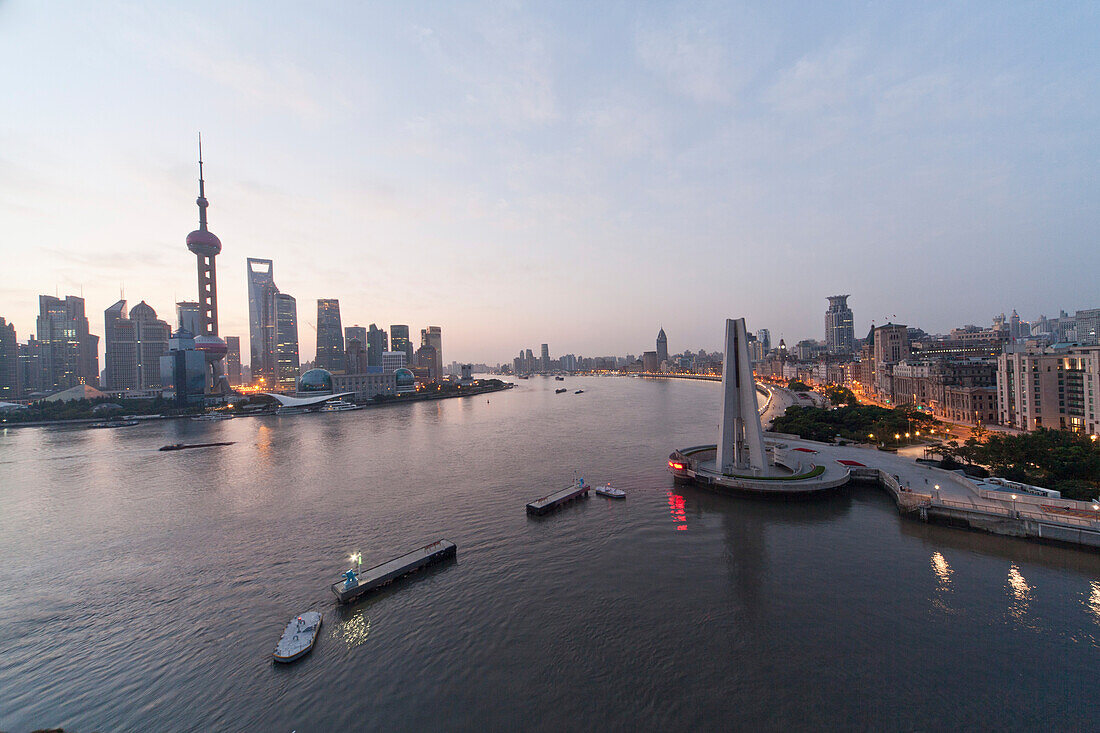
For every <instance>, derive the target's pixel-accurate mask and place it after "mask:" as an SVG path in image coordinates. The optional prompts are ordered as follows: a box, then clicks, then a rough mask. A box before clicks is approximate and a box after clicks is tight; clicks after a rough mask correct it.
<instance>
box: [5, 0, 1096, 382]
mask: <svg viewBox="0 0 1100 733" xmlns="http://www.w3.org/2000/svg"><path fill="white" fill-rule="evenodd" d="M1097 28H1100V6H1097V5H1096V4H1095V3H1064V4H1059V5H1057V6H1047V5H1039V4H1014V5H1011V6H1006V5H1005V4H1002V3H992V2H985V3H974V4H968V5H966V6H965V7H962V6H952V7H935V8H931V7H924V6H913V5H911V4H905V3H882V4H874V5H868V4H866V3H843V4H829V5H827V6H823V5H819V4H813V3H809V4H806V5H804V6H802V8H801V10H800V11H796V10H792V6H791V5H784V6H783V7H773V6H772V5H771V4H757V5H750V6H743V7H738V8H731V7H728V6H727V5H726V4H724V3H669V4H663V3H662V4H656V3H651V4H644V5H637V4H633V3H615V4H612V5H610V6H608V7H601V8H598V9H593V8H591V7H588V6H585V5H580V4H576V5H573V4H570V5H566V6H561V5H558V4H525V3H514V2H504V3H488V2H486V3H477V4H469V5H467V4H464V5H461V6H453V5H450V4H446V3H428V4H424V5H422V6H419V7H415V8H414V7H408V6H398V5H378V6H369V7H368V6H355V7H340V6H338V5H334V4H326V5H324V6H323V7H322V8H321V9H319V10H318V9H313V8H308V9H307V8H305V7H303V6H300V5H293V4H289V3H286V4H282V3H278V4H272V3H263V4H261V3H244V4H240V5H232V6H228V5H226V6H223V5H221V4H217V3H189V4H188V5H187V6H186V7H181V6H175V5H171V4H157V5H145V4H136V5H132V4H128V3H97V4H95V5H86V4H81V3H54V2H43V3H31V2H0V63H2V64H3V65H4V67H5V68H7V69H9V73H8V74H7V75H5V77H4V79H3V81H2V82H0V83H2V84H3V94H2V98H3V99H4V100H5V103H6V105H7V108H6V114H4V115H3V121H2V122H0V143H2V152H0V209H2V211H3V218H4V222H5V227H4V232H5V234H4V238H3V240H2V241H0V257H2V259H3V262H4V278H3V280H2V282H0V316H3V317H5V318H6V319H8V321H10V322H14V323H15V325H16V329H17V331H18V334H19V338H20V340H25V339H26V337H27V336H28V335H29V334H31V333H32V332H33V331H34V324H35V316H36V314H37V310H38V305H37V299H38V295H39V294H43V293H49V294H52V293H54V292H55V291H57V292H58V293H59V294H60V295H61V296H65V295H67V294H77V295H79V294H80V292H81V289H83V294H84V297H85V299H86V304H87V314H88V317H89V322H90V324H91V329H92V331H93V332H94V333H97V334H100V335H102V333H103V310H104V309H105V308H107V307H108V306H109V305H111V304H112V303H114V302H115V301H116V300H117V299H118V297H119V289H120V286H124V287H125V297H126V298H127V300H128V301H129V302H130V305H131V307H132V306H133V305H134V304H136V303H137V302H138V301H140V300H145V301H146V302H148V303H149V304H150V305H152V306H153V307H154V308H155V309H156V310H157V311H158V313H159V315H160V316H161V317H162V318H165V319H166V320H169V321H172V320H174V315H173V308H174V303H175V301H177V300H193V299H195V297H196V294H197V293H196V282H195V280H196V278H195V260H194V256H193V255H192V254H191V253H189V252H188V251H187V248H186V246H185V244H184V237H185V236H186V235H187V233H188V232H190V231H191V230H193V229H195V228H196V226H197V216H198V214H197V209H196V206H195V196H196V194H197V175H198V170H197V165H196V157H197V151H196V143H195V138H196V132H198V131H200V130H201V131H202V133H203V145H204V157H205V161H206V165H205V177H206V193H207V196H208V198H209V200H210V203H211V206H210V212H209V216H210V228H211V230H212V231H213V232H215V233H216V234H217V235H218V236H219V237H220V238H221V241H222V243H223V247H224V248H223V251H222V254H221V255H220V256H219V257H218V300H219V306H220V313H219V315H220V326H221V333H222V335H223V336H225V335H237V336H240V337H241V340H242V352H243V353H242V359H243V360H244V361H245V362H247V361H248V359H249V355H248V353H247V352H248V347H247V341H248V307H247V295H246V283H245V258H246V257H262V258H270V259H273V260H274V262H275V265H274V274H275V281H276V283H277V284H278V286H279V288H280V289H281V290H283V291H284V292H287V293H290V294H291V295H293V296H294V297H295V298H296V299H297V301H298V320H299V338H300V341H301V357H302V360H303V361H306V360H310V359H312V358H313V356H314V351H315V346H314V343H315V334H314V332H313V331H312V329H311V328H310V326H309V325H307V324H309V323H315V322H316V321H315V318H316V299H318V298H338V299H339V300H340V305H341V312H342V316H343V322H344V325H345V326H346V325H352V324H356V323H358V324H359V325H363V326H366V325H368V324H369V323H372V322H374V323H377V324H378V325H379V326H380V327H382V328H386V329H388V328H389V326H390V324H394V323H403V324H408V325H409V326H410V327H411V330H412V331H413V338H414V339H416V332H417V331H418V329H420V328H423V327H425V326H427V325H429V324H431V325H439V326H441V327H442V328H443V357H444V360H445V361H446V362H450V361H451V360H459V361H475V362H480V361H485V362H489V363H495V362H498V361H507V360H510V359H511V357H512V356H514V355H515V353H516V352H517V351H518V350H519V349H521V348H532V349H535V350H537V349H538V345H539V344H540V343H543V342H546V343H549V344H550V349H551V353H552V354H554V355H558V354H561V353H565V352H571V353H576V354H584V355H588V356H596V355H604V354H625V353H635V354H638V353H640V352H641V351H642V350H643V349H651V348H653V339H654V338H655V336H656V333H657V330H658V329H659V328H660V327H664V329H665V330H666V332H667V333H668V336H669V348H670V349H671V350H672V351H674V352H679V351H682V350H683V349H685V348H691V349H694V350H697V349H699V348H706V349H708V350H717V349H719V348H720V345H721V338H722V326H721V323H722V319H724V318H726V317H729V316H733V317H737V316H744V317H745V318H746V319H747V322H748V325H749V328H750V329H751V330H754V331H755V330H757V329H760V328H768V329H770V330H771V333H772V337H773V339H774V340H775V341H776V342H778V339H779V338H781V337H782V338H785V339H786V341H787V343H788V344H793V343H794V342H796V341H798V340H799V339H802V338H818V339H820V338H822V337H823V330H824V327H823V313H824V310H825V307H826V300H825V299H826V296H828V295H833V294H836V293H851V294H852V297H851V299H850V305H851V307H852V308H853V310H854V312H855V318H856V334H857V336H862V335H863V334H864V333H866V331H867V328H868V327H869V325H870V323H871V321H872V320H874V321H875V322H876V323H880V324H881V323H883V322H885V321H886V320H888V319H891V318H894V319H895V320H897V321H899V322H902V323H907V324H910V325H915V326H920V327H922V328H924V329H926V330H928V331H930V332H946V331H947V330H949V329H950V328H952V327H953V326H958V325H962V324H964V323H984V324H987V323H988V322H989V319H990V317H991V316H992V315H993V314H995V313H999V312H1001V311H1005V312H1010V311H1011V310H1012V309H1013V308H1016V309H1018V310H1019V313H1020V315H1021V317H1023V318H1025V319H1028V320H1030V319H1033V318H1036V317H1038V316H1039V315H1040V314H1045V315H1048V316H1054V315H1057V313H1058V309H1059V308H1065V309H1067V310H1070V311H1072V310H1074V309H1077V308H1089V307H1097V306H1100V288H1098V287H1097V285H1096V282H1097V280H1096V277H1095V273H1096V272H1097V270H1098V266H1100V247H1097V243H1098V239H1100V237H1098V235H1100V212H1098V208H1097V206H1096V201H1098V200H1100V190H1098V189H1100V186H1098V176H1097V175H1096V171H1097V165H1098V162H1100V141H1098V139H1097V136H1096V130H1097V129H1098V126H1100V101H1098V100H1100V94H1098V92H1100V83H1098V82H1100V63H1098V61H1100V58H1098V57H1100V51H1098V50H1097V49H1098V48H1100V44H1098V43H1097V35H1098V34H1097V30H1096V29H1097ZM16 70H19V71H18V73H17V72H16ZM101 363H102V362H101Z"/></svg>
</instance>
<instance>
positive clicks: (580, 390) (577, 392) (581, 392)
mask: <svg viewBox="0 0 1100 733" xmlns="http://www.w3.org/2000/svg"><path fill="white" fill-rule="evenodd" d="M573 394H584V390H583V389H578V390H577V391H576V392H574V393H573Z"/></svg>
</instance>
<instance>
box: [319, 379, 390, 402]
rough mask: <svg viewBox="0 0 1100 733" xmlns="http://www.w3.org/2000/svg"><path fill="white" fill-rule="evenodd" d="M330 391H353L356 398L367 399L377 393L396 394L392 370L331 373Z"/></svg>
mask: <svg viewBox="0 0 1100 733" xmlns="http://www.w3.org/2000/svg"><path fill="white" fill-rule="evenodd" d="M332 391H333V392H334V393H337V394H339V393H340V392H353V393H354V399H356V400H369V399H371V398H373V397H377V396H379V395H393V394H397V377H396V376H395V373H394V372H388V373H383V374H333V375H332Z"/></svg>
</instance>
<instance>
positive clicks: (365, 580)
mask: <svg viewBox="0 0 1100 733" xmlns="http://www.w3.org/2000/svg"><path fill="white" fill-rule="evenodd" d="M457 553H458V547H457V546H456V545H455V543H453V542H451V541H449V540H436V541H435V542H432V543H431V544H428V545H424V546H423V547H421V548H418V549H416V550H413V551H412V552H409V553H407V554H405V555H402V556H401V557H398V558H394V559H393V560H390V561H388V562H384V563H382V564H381V565H375V566H374V567H373V568H370V569H369V570H363V571H361V572H358V573H357V572H355V571H354V570H349V571H347V573H345V574H344V579H343V580H339V581H337V582H335V583H333V584H332V592H333V593H335V594H336V598H337V600H339V601H340V603H349V602H351V601H353V600H355V599H356V598H358V597H359V596H361V595H363V594H365V593H369V592H370V591H372V590H376V589H378V588H381V587H382V586H384V585H388V584H389V583H392V582H393V581H395V580H397V579H398V578H403V577H404V576H406V575H408V574H409V573H415V572H416V571H417V570H420V569H421V568H423V567H427V566H428V565H431V564H433V563H437V562H440V561H442V560H445V559H446V558H449V557H455V556H456V555H457Z"/></svg>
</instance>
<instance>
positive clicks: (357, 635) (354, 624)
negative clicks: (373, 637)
mask: <svg viewBox="0 0 1100 733" xmlns="http://www.w3.org/2000/svg"><path fill="white" fill-rule="evenodd" d="M368 634H370V619H369V618H367V614H365V613H363V612H362V611H359V612H357V613H355V614H354V615H353V616H351V617H350V618H348V620H347V621H344V622H343V623H341V624H338V625H337V626H336V630H335V631H334V632H333V634H332V635H333V636H334V637H336V638H337V639H340V640H341V641H343V642H344V644H346V645H347V647H348V649H354V648H355V647H357V646H359V645H360V644H362V643H363V642H364V641H366V640H367V635H368Z"/></svg>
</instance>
